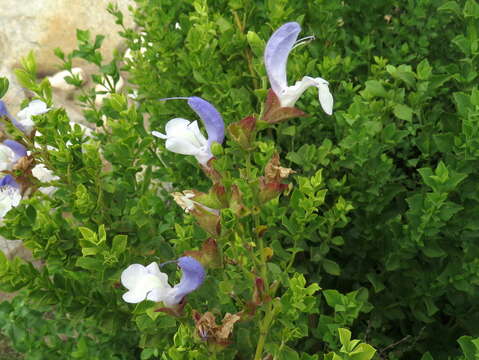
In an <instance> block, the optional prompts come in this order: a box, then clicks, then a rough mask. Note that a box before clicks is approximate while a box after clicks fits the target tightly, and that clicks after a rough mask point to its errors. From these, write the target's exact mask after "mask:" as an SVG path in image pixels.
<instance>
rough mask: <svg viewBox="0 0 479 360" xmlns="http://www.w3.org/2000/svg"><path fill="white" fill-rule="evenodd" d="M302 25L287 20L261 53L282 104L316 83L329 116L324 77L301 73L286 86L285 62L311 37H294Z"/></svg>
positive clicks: (288, 104)
mask: <svg viewBox="0 0 479 360" xmlns="http://www.w3.org/2000/svg"><path fill="white" fill-rule="evenodd" d="M300 32H301V26H300V25H299V24H298V23H297V22H289V23H286V24H284V25H282V26H281V27H280V28H279V29H277V30H276V31H275V32H274V33H273V35H271V37H270V38H269V40H268V43H267V44H266V49H265V52H264V62H265V66H266V72H267V73H268V78H269V82H270V83H271V88H272V89H273V91H274V93H275V94H276V96H277V97H278V99H279V101H280V104H281V106H282V107H293V106H294V104H295V103H296V101H297V100H298V98H299V97H300V96H301V95H302V94H303V92H305V91H306V89H307V88H309V87H311V86H315V87H317V88H318V92H319V102H320V104H321V106H322V108H323V110H324V112H325V113H326V114H328V115H331V114H332V113H333V102H334V100H333V96H332V95H331V93H330V91H329V83H328V82H327V81H326V80H324V79H323V78H320V77H317V78H312V77H309V76H304V77H303V79H301V80H300V81H297V82H296V83H295V84H294V85H292V86H288V79H287V76H286V64H287V62H288V56H289V53H290V52H291V50H293V49H294V48H295V47H296V46H298V45H302V44H304V43H306V42H309V41H311V40H312V39H314V36H308V37H305V38H302V39H299V40H297V38H298V35H299V33H300Z"/></svg>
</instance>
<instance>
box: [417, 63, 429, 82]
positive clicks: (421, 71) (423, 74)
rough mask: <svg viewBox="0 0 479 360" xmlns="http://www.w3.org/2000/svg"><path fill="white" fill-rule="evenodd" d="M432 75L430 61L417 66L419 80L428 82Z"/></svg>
mask: <svg viewBox="0 0 479 360" xmlns="http://www.w3.org/2000/svg"><path fill="white" fill-rule="evenodd" d="M431 74H432V67H431V65H429V61H427V59H424V60H423V61H421V62H420V63H419V64H418V66H417V77H418V78H419V80H427V79H429V77H430V76H431Z"/></svg>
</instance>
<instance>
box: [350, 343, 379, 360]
mask: <svg viewBox="0 0 479 360" xmlns="http://www.w3.org/2000/svg"><path fill="white" fill-rule="evenodd" d="M375 353H376V349H374V348H373V347H372V346H371V345H369V344H364V343H362V344H359V345H358V346H357V347H356V348H355V349H354V351H353V352H352V353H350V354H349V356H350V357H351V360H370V359H372V358H373V356H374V354H375Z"/></svg>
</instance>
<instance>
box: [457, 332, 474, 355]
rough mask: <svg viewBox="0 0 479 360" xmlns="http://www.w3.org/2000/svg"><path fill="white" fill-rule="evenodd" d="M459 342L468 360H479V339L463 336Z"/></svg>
mask: <svg viewBox="0 0 479 360" xmlns="http://www.w3.org/2000/svg"><path fill="white" fill-rule="evenodd" d="M457 342H458V343H459V345H460V346H461V350H462V352H463V353H464V355H465V356H466V359H467V360H477V359H478V358H479V338H473V337H472V336H461V337H460V338H459V339H458V340H457Z"/></svg>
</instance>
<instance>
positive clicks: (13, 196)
mask: <svg viewBox="0 0 479 360" xmlns="http://www.w3.org/2000/svg"><path fill="white" fill-rule="evenodd" d="M21 199H22V196H21V195H20V190H19V189H17V188H15V187H13V186H2V187H0V218H3V217H4V216H5V215H6V214H7V213H8V212H9V211H10V209H11V208H12V207H15V206H17V205H18V204H20V200H21Z"/></svg>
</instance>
